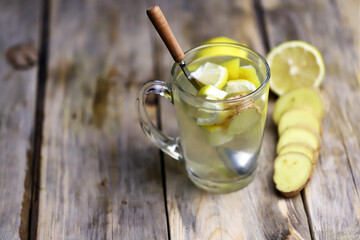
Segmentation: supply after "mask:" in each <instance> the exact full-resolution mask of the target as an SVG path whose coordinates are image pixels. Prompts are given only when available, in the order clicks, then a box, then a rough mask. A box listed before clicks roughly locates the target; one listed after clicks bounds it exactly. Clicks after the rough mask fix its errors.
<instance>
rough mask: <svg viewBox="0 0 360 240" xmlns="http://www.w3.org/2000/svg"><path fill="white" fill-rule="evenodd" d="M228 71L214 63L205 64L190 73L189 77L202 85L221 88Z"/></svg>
mask: <svg viewBox="0 0 360 240" xmlns="http://www.w3.org/2000/svg"><path fill="white" fill-rule="evenodd" d="M228 75H229V73H228V70H227V69H226V68H225V67H223V66H220V65H217V64H215V63H211V62H206V63H205V64H203V65H201V66H200V67H199V68H198V69H196V70H195V71H194V72H192V73H191V76H192V77H193V78H195V79H196V80H197V81H198V82H200V83H201V84H203V85H213V86H215V87H217V88H219V89H221V88H223V87H224V85H225V84H226V81H227V79H228Z"/></svg>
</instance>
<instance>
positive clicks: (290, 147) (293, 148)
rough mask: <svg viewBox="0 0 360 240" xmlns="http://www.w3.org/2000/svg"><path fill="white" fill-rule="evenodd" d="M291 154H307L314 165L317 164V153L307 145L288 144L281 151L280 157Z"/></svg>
mask: <svg viewBox="0 0 360 240" xmlns="http://www.w3.org/2000/svg"><path fill="white" fill-rule="evenodd" d="M290 152H299V153H303V154H305V155H306V156H307V157H308V158H309V159H310V161H311V163H312V164H313V166H314V165H315V164H316V163H317V153H316V151H314V149H312V148H311V147H310V146H309V145H307V144H305V143H290V144H286V145H285V146H283V147H282V148H281V149H280V152H279V155H282V154H285V153H290Z"/></svg>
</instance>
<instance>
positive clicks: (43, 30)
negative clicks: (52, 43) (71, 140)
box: [29, 0, 51, 240]
mask: <svg viewBox="0 0 360 240" xmlns="http://www.w3.org/2000/svg"><path fill="white" fill-rule="evenodd" d="M50 2H51V0H42V1H41V13H40V49H39V53H38V54H39V68H38V73H37V84H36V99H35V128H34V129H35V130H34V136H33V155H32V170H31V173H29V174H31V188H32V189H31V200H30V201H31V202H30V215H29V239H30V240H35V239H37V225H38V216H39V186H40V185H39V184H40V164H41V145H42V134H43V122H44V106H45V89H46V79H47V65H48V46H49V31H50V29H49V22H50V4H51V3H50Z"/></svg>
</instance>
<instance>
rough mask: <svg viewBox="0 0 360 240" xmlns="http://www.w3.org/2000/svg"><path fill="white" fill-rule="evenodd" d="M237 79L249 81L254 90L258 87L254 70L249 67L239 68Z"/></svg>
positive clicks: (257, 79) (258, 83) (257, 78)
mask: <svg viewBox="0 0 360 240" xmlns="http://www.w3.org/2000/svg"><path fill="white" fill-rule="evenodd" d="M238 78H240V79H246V80H249V81H250V82H252V83H253V84H254V85H255V87H256V88H258V87H260V81H259V77H258V75H257V74H256V70H255V68H254V67H253V66H251V65H247V66H242V67H240V68H239V70H238Z"/></svg>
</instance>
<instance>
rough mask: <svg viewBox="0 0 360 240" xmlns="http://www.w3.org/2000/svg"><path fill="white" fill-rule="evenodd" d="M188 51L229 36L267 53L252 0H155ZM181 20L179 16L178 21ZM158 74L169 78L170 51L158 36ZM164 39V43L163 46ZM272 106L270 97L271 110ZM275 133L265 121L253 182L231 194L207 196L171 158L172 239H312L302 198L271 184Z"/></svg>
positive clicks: (167, 119)
mask: <svg viewBox="0 0 360 240" xmlns="http://www.w3.org/2000/svg"><path fill="white" fill-rule="evenodd" d="M157 3H158V4H159V5H160V6H161V7H162V9H163V12H164V13H165V15H166V17H167V18H168V21H169V24H170V26H171V27H172V29H173V32H174V34H175V36H176V37H177V38H178V40H179V42H180V45H181V46H182V47H183V48H184V49H189V48H190V47H193V46H195V45H198V44H200V42H201V41H204V40H206V39H208V38H210V37H215V36H220V35H225V36H228V37H231V38H234V39H237V40H239V41H241V42H243V43H245V44H248V45H250V46H251V47H253V48H254V49H256V50H258V51H259V52H261V53H264V52H265V51H264V48H263V46H262V40H261V37H260V31H259V29H258V26H257V23H256V18H255V13H254V9H253V4H252V1H229V2H227V4H224V3H223V2H220V1H176V2H171V3H170V2H167V1H157ZM180 19H181V20H180ZM154 36H155V37H154V38H155V40H154V41H155V42H156V43H155V48H156V49H157V51H156V52H157V53H158V68H159V71H158V72H159V73H160V74H159V77H160V79H162V80H167V81H169V79H170V73H169V72H170V64H171V63H172V60H171V57H170V55H169V54H168V53H167V51H166V49H165V48H164V47H163V46H162V45H161V42H160V40H159V38H158V37H156V34H155V33H154ZM159 42H160V44H159ZM161 107H162V125H163V126H164V129H165V132H167V133H169V134H170V135H173V136H176V135H177V127H176V120H175V117H174V113H173V112H174V111H173V109H172V106H171V104H169V103H167V102H165V103H162V105H161ZM272 107H273V100H271V101H270V105H269V112H271V111H272V110H271V109H272ZM275 143H276V131H275V127H274V125H273V123H272V122H271V121H267V125H266V129H265V136H264V144H263V148H262V152H261V155H260V158H259V166H258V171H257V175H256V178H255V180H254V181H253V182H252V183H251V184H250V185H249V186H247V187H246V188H244V189H243V190H240V191H238V192H235V193H230V194H209V193H205V192H202V191H201V190H199V189H197V188H196V187H195V186H194V185H193V184H192V183H191V182H190V180H188V179H187V176H186V173H185V172H186V171H185V169H184V165H182V164H180V163H178V162H175V161H174V160H173V159H170V158H169V157H167V158H166V159H165V166H166V193H167V207H168V214H169V225H170V236H171V238H172V239H284V238H286V237H298V238H303V239H310V232H309V227H308V222H307V217H306V214H305V211H304V208H303V203H302V200H301V197H300V196H299V197H297V198H293V199H283V198H281V197H279V196H278V195H277V194H276V192H275V189H274V186H273V183H272V174H273V172H272V163H273V159H274V157H275Z"/></svg>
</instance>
